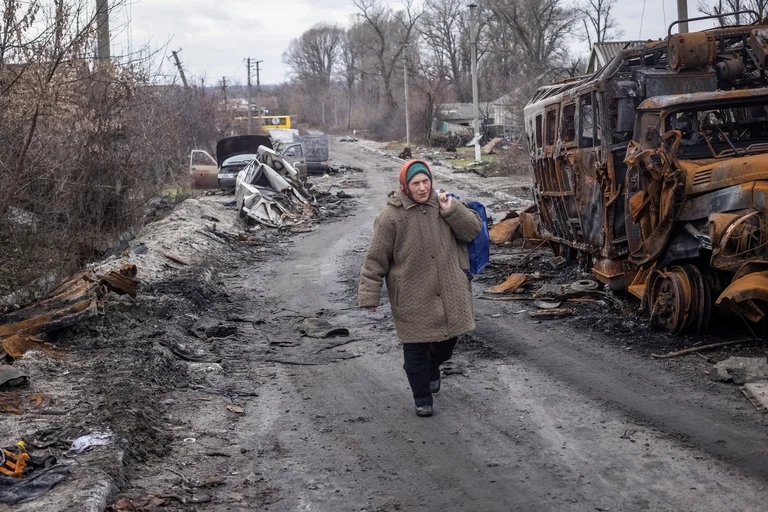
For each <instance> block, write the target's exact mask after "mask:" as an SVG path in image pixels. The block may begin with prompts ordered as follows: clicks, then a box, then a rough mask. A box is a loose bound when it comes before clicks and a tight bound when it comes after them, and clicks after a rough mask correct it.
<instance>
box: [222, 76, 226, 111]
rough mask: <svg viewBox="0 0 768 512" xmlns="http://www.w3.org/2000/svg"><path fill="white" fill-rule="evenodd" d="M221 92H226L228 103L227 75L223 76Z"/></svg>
mask: <svg viewBox="0 0 768 512" xmlns="http://www.w3.org/2000/svg"><path fill="white" fill-rule="evenodd" d="M221 92H222V93H224V104H225V105H226V104H227V77H225V76H223V77H221Z"/></svg>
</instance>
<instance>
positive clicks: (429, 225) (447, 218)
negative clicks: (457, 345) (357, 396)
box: [358, 190, 482, 343]
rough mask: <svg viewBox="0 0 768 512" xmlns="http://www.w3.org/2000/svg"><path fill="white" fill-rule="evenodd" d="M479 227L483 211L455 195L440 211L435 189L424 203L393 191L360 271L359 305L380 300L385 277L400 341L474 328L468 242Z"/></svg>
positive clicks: (443, 336)
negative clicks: (473, 208)
mask: <svg viewBox="0 0 768 512" xmlns="http://www.w3.org/2000/svg"><path fill="white" fill-rule="evenodd" d="M480 229H482V223H481V221H480V217H479V216H478V215H477V214H476V213H475V212H474V211H472V210H470V209H469V208H467V207H466V206H464V205H463V204H461V203H460V202H459V201H457V200H456V199H454V200H453V204H452V205H451V208H450V209H449V210H447V211H445V212H442V211H440V207H439V204H438V202H437V195H436V194H435V193H434V192H432V195H431V197H430V198H429V200H428V201H427V202H426V203H424V204H418V203H416V202H414V201H413V200H412V199H411V198H410V197H408V196H407V195H406V194H404V193H403V192H402V191H400V190H398V191H396V192H394V193H393V194H391V195H390V196H389V199H388V200H387V206H386V207H385V208H384V210H383V211H382V212H381V213H380V214H379V216H378V217H377V218H376V221H375V222H374V224H373V238H372V239H371V245H370V247H369V248H368V253H367V254H366V256H365V262H364V263H363V268H362V270H361V271H360V288H359V290H358V300H359V303H360V306H361V307H372V306H378V305H379V298H380V295H381V286H382V284H383V282H384V280H385V279H386V282H387V292H388V293H389V302H390V304H391V306H392V316H393V317H394V320H395V328H396V329H397V336H398V338H399V339H400V341H401V342H403V343H419V342H422V343H424V342H433V341H443V340H446V339H449V338H452V337H454V336H458V335H460V334H464V333H466V332H469V331H471V330H473V329H474V328H475V318H474V311H473V308H472V288H471V286H470V282H469V279H468V278H467V274H466V273H465V270H467V271H468V269H469V257H468V255H467V247H466V245H465V244H466V243H467V242H470V241H472V240H473V239H474V238H475V236H477V234H478V233H479V232H480Z"/></svg>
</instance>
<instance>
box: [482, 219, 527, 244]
mask: <svg viewBox="0 0 768 512" xmlns="http://www.w3.org/2000/svg"><path fill="white" fill-rule="evenodd" d="M520 222H521V221H520V218H519V217H517V218H514V219H506V220H503V221H501V222H498V223H496V224H494V225H493V226H491V228H490V229H489V230H488V235H489V237H490V239H491V242H493V243H494V244H497V245H501V244H503V243H505V242H508V241H510V240H512V239H513V238H514V236H515V233H517V230H518V229H519V228H520Z"/></svg>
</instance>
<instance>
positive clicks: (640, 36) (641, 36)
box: [637, 0, 663, 39]
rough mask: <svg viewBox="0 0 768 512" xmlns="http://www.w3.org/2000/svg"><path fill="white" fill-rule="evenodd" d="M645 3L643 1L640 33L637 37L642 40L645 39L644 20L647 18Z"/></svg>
mask: <svg viewBox="0 0 768 512" xmlns="http://www.w3.org/2000/svg"><path fill="white" fill-rule="evenodd" d="M645 1H646V0H643V12H642V14H641V15H640V33H639V34H638V35H637V38H638V39H642V38H643V19H644V18H645ZM662 1H663V0H662Z"/></svg>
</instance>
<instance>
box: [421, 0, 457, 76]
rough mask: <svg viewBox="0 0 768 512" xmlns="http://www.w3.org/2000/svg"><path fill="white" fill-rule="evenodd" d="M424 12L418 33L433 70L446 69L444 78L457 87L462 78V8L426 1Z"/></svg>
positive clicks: (449, 3)
mask: <svg viewBox="0 0 768 512" xmlns="http://www.w3.org/2000/svg"><path fill="white" fill-rule="evenodd" d="M424 9H425V11H424V19H423V23H421V28H420V29H419V32H420V33H421V36H422V38H423V39H424V42H425V43H426V46H427V48H428V51H429V54H430V55H429V58H430V60H431V61H432V63H433V69H444V70H446V71H447V72H448V74H447V77H448V79H449V80H450V81H451V83H452V84H455V85H457V84H459V83H461V81H462V80H463V79H464V73H463V69H462V67H461V45H462V37H463V33H462V23H461V21H462V18H463V17H464V16H465V15H466V7H465V6H464V5H463V4H461V3H458V2H444V1H442V0H427V1H426V2H425V3H424ZM444 78H445V77H441V79H444Z"/></svg>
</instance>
